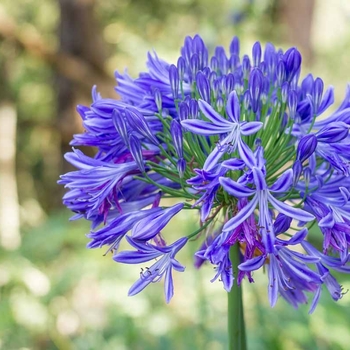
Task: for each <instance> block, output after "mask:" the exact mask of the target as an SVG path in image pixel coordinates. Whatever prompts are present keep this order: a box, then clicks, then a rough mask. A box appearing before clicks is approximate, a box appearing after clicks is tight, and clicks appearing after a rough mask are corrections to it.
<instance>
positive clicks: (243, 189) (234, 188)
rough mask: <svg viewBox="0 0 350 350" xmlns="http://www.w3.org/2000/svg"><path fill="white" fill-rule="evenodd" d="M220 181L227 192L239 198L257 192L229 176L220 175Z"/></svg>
mask: <svg viewBox="0 0 350 350" xmlns="http://www.w3.org/2000/svg"><path fill="white" fill-rule="evenodd" d="M219 182H220V184H221V186H222V187H223V188H224V190H225V191H226V192H228V193H229V194H230V195H232V196H234V197H237V198H242V197H248V196H251V195H253V194H254V193H255V190H252V189H251V188H249V187H247V186H245V185H242V184H240V183H238V182H236V181H233V180H232V179H230V178H228V177H220V178H219Z"/></svg>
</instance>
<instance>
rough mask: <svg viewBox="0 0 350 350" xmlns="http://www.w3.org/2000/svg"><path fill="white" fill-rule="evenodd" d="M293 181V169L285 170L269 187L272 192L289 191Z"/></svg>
mask: <svg viewBox="0 0 350 350" xmlns="http://www.w3.org/2000/svg"><path fill="white" fill-rule="evenodd" d="M292 183H293V170H292V169H288V170H287V171H285V172H284V173H283V174H282V175H281V176H280V177H279V178H278V179H277V181H276V182H275V183H274V184H273V185H272V186H271V187H269V190H270V191H271V192H287V191H288V190H289V188H290V186H291V185H292Z"/></svg>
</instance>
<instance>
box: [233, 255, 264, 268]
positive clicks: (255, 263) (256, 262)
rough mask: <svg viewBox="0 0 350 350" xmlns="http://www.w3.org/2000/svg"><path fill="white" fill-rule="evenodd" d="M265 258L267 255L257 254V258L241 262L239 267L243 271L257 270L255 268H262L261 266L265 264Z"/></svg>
mask: <svg viewBox="0 0 350 350" xmlns="http://www.w3.org/2000/svg"><path fill="white" fill-rule="evenodd" d="M265 260H266V256H265V255H260V256H257V257H255V258H252V259H249V260H246V261H245V262H244V263H242V264H239V265H238V268H239V269H240V270H241V271H255V270H258V269H260V267H261V266H263V265H264V262H265Z"/></svg>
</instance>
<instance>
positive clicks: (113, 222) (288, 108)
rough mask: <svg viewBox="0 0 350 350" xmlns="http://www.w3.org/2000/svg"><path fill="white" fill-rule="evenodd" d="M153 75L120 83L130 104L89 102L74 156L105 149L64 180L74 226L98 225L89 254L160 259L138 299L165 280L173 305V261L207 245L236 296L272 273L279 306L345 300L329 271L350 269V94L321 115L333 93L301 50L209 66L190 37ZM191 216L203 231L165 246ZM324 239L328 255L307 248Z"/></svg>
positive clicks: (230, 57)
mask: <svg viewBox="0 0 350 350" xmlns="http://www.w3.org/2000/svg"><path fill="white" fill-rule="evenodd" d="M146 66H147V70H146V71H145V72H141V73H140V74H139V76H138V77H136V78H132V77H130V76H129V75H128V74H127V72H125V73H123V74H121V73H116V79H117V83H118V84H117V87H116V91H117V92H118V94H119V96H120V97H121V99H117V98H115V99H112V98H103V96H101V95H100V94H99V93H98V91H97V88H96V87H94V88H93V90H92V103H91V105H90V106H78V108H77V110H78V113H79V114H80V116H81V118H82V124H83V127H84V129H85V131H84V133H82V134H78V135H74V139H73V141H72V142H71V145H72V146H88V147H94V149H95V150H96V152H95V154H94V156H93V157H88V156H86V155H84V154H83V153H82V152H81V151H79V150H73V152H70V153H68V154H67V155H66V160H67V161H68V162H70V163H71V164H72V165H73V166H74V167H75V168H77V170H76V171H72V172H69V173H67V174H65V175H62V176H61V179H60V181H59V183H60V184H63V185H65V187H66V188H67V190H68V191H67V193H66V194H65V195H64V197H63V203H64V204H65V205H66V206H67V207H68V208H69V209H70V210H72V211H73V212H74V213H75V215H74V216H73V218H72V219H74V220H75V219H82V218H83V219H86V220H89V221H90V222H91V231H90V233H89V234H88V235H87V236H88V238H90V239H91V241H90V243H89V244H88V247H89V248H97V247H102V246H107V249H108V250H107V252H109V251H112V252H113V254H114V259H115V260H116V261H118V262H121V263H143V262H146V261H150V260H152V259H157V260H156V262H155V263H154V264H153V265H152V266H151V267H149V268H146V270H143V271H142V273H141V275H140V279H139V280H138V281H137V282H136V283H135V284H134V285H133V286H132V288H131V290H130V295H134V294H136V293H138V292H140V291H141V290H142V289H144V288H145V287H146V286H147V285H148V284H149V283H150V282H154V281H157V280H159V279H160V278H162V277H163V276H164V277H165V295H166V300H167V302H169V301H170V299H171V297H172V295H173V281H172V269H173V268H174V269H175V270H178V271H183V270H184V267H183V266H182V265H180V264H179V263H178V262H177V260H176V259H175V254H176V253H177V252H178V251H179V250H180V249H182V248H183V247H184V246H185V245H186V244H190V242H191V244H195V242H197V241H198V240H201V242H200V244H201V245H200V248H199V249H198V251H197V253H196V254H195V256H196V258H195V264H196V266H197V267H199V266H201V265H204V264H203V263H204V262H205V261H207V262H209V263H210V264H212V265H214V269H215V275H214V278H213V279H212V282H213V281H217V280H221V281H222V282H223V286H224V289H225V290H226V291H230V289H231V287H232V285H233V283H234V282H235V283H237V285H238V286H239V285H240V284H241V282H242V280H243V279H245V278H246V279H248V281H249V282H254V280H253V277H252V273H253V271H255V270H257V269H259V268H261V267H263V266H265V267H266V270H267V271H268V286H269V287H268V291H269V292H268V293H269V300H270V303H271V305H275V303H276V301H277V298H278V296H279V295H280V296H282V297H283V298H285V299H286V300H287V301H288V302H289V303H290V304H292V305H293V306H295V307H297V306H298V305H299V304H301V303H306V302H307V299H308V298H307V294H308V293H313V294H314V296H313V301H312V303H311V309H310V312H312V311H313V310H314V308H315V307H316V305H317V303H318V300H319V296H320V294H321V290H322V288H323V286H325V287H326V288H327V289H328V291H329V292H330V294H331V297H332V298H333V299H334V300H338V299H339V298H340V297H341V296H342V295H343V292H342V288H341V286H340V285H339V283H338V282H337V280H336V278H335V277H334V276H333V275H332V273H331V270H336V271H338V272H341V273H349V272H350V267H349V261H350V258H349V246H350V214H349V213H350V190H349V188H350V135H349V128H350V85H349V86H348V87H347V90H346V94H345V98H344V101H343V102H342V103H341V104H340V106H339V107H338V108H337V109H335V111H334V112H332V113H329V116H328V117H327V118H324V113H325V112H327V110H328V107H329V106H330V105H331V104H333V102H334V89H333V88H332V87H330V88H327V89H326V88H325V87H324V83H323V81H322V79H321V78H317V77H313V76H312V75H311V74H308V75H307V76H306V77H305V78H304V79H300V72H301V54H300V53H299V51H298V50H297V49H296V48H290V49H288V50H286V51H285V52H283V51H282V50H280V49H276V48H275V46H274V45H272V44H270V43H268V44H266V46H265V48H263V47H262V45H261V44H260V43H259V42H256V43H255V44H254V46H253V49H252V59H250V58H249V56H248V55H244V54H243V55H241V57H240V44H239V40H238V38H237V37H234V38H233V39H232V42H231V44H230V48H229V52H226V51H225V49H224V48H223V47H221V46H218V47H216V48H215V50H214V53H213V54H212V55H210V54H209V51H208V49H207V47H206V45H205V43H204V41H203V40H202V38H201V37H200V36H199V35H195V36H194V37H193V38H192V37H186V38H185V41H184V44H183V47H182V48H181V51H180V54H179V57H178V59H177V60H176V61H174V63H168V62H166V61H164V60H162V59H161V58H160V57H158V56H157V54H156V53H155V52H152V53H149V54H148V56H147V62H146ZM173 200H175V201H174V202H173ZM175 203H177V204H175ZM188 209H189V210H192V212H196V211H197V212H198V213H199V216H198V221H199V223H198V228H197V229H195V230H194V231H193V232H192V233H190V234H189V235H188V236H187V237H183V238H180V239H178V240H177V241H176V239H175V243H173V244H172V245H169V246H168V245H166V237H163V236H162V231H163V229H164V227H165V226H166V225H167V224H168V223H169V222H170V220H171V219H172V218H173V217H174V216H175V215H177V214H178V213H180V212H181V211H183V210H188ZM313 225H315V227H318V228H319V230H315V231H314V230H308V229H309V228H310V227H311V226H313ZM291 233H292V234H291ZM174 234H177V235H179V236H180V237H181V236H183V235H182V234H179V232H177V231H174ZM282 234H283V235H287V236H288V237H289V239H288V240H286V239H282V238H281V237H282V236H281V235H282ZM317 234H319V236H320V237H319V238H320V239H321V240H322V248H321V250H322V251H319V250H318V249H316V248H315V247H313V246H311V245H310V244H309V243H308V242H307V240H308V238H309V237H310V236H313V235H317ZM179 236H178V237H179ZM203 236H204V237H203ZM192 238H193V239H192ZM122 240H124V242H123V243H126V244H129V245H131V246H132V247H133V248H135V249H136V250H134V251H129V250H126V251H125V250H123V248H124V244H122V245H121V244H120V242H121V241H122ZM295 245H300V246H301V247H302V248H303V249H304V250H305V253H302V252H298V251H296V250H295V249H294V247H293V246H295ZM302 248H300V249H302ZM126 249H127V248H126ZM231 249H235V250H236V252H237V251H239V252H240V255H239V258H240V263H239V264H238V267H239V271H238V273H237V275H235V276H234V275H233V271H235V270H237V266H232V262H231V260H230V251H231Z"/></svg>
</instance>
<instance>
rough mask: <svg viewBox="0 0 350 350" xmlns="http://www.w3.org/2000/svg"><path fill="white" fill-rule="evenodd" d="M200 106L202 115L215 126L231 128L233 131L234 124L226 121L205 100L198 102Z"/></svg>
mask: <svg viewBox="0 0 350 350" xmlns="http://www.w3.org/2000/svg"><path fill="white" fill-rule="evenodd" d="M198 105H199V108H200V110H201V111H202V113H203V114H204V115H205V117H207V118H208V119H209V120H211V121H212V122H213V123H214V124H215V125H217V126H221V127H224V128H225V127H230V128H231V129H232V123H230V122H229V121H228V120H226V119H224V118H223V117H222V116H221V115H220V114H219V113H218V112H216V111H215V110H214V108H213V107H212V106H211V105H210V104H209V103H207V102H205V101H203V100H198Z"/></svg>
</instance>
